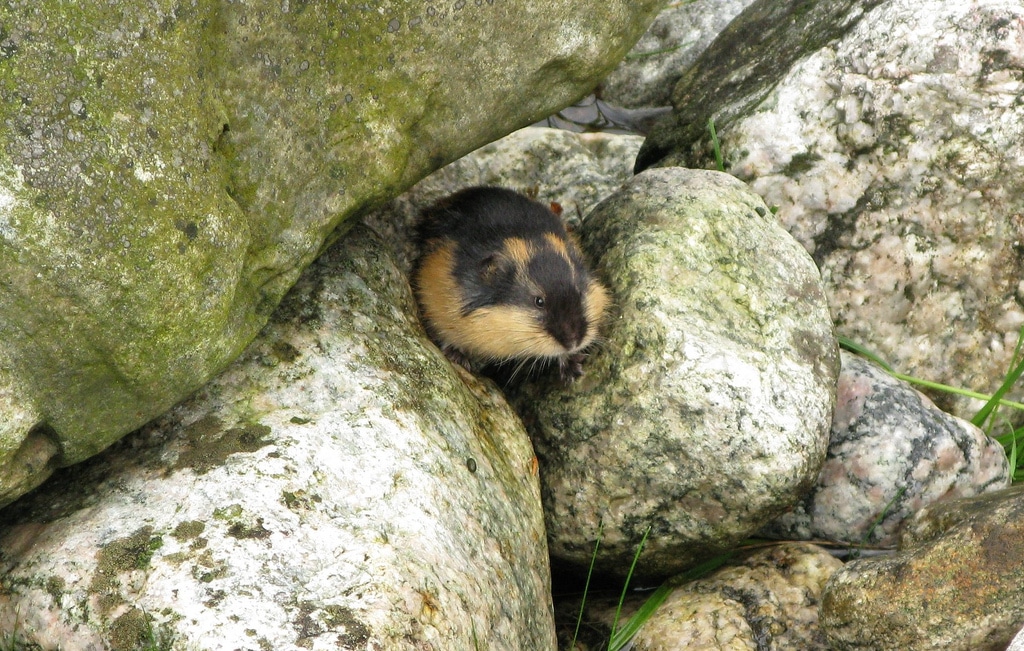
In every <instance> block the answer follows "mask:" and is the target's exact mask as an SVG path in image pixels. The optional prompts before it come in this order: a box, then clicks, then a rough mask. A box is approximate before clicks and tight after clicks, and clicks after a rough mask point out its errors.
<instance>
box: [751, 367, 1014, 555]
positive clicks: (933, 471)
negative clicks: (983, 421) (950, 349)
mask: <svg viewBox="0 0 1024 651" xmlns="http://www.w3.org/2000/svg"><path fill="white" fill-rule="evenodd" d="M841 359H842V364H843V368H842V370H841V371H840V373H839V384H838V390H837V395H836V412H835V417H834V418H833V421H832V437H831V439H830V441H829V448H828V456H827V458H826V459H825V465H824V466H823V467H822V469H821V476H820V477H819V478H818V483H817V485H816V486H815V487H814V488H813V489H812V491H811V493H810V494H809V495H808V496H807V498H806V499H804V500H803V502H801V503H800V504H798V505H797V506H796V507H795V508H794V510H793V511H792V512H790V513H787V514H786V515H783V516H782V517H780V518H779V519H778V520H776V521H775V522H773V523H772V524H771V525H769V526H768V527H767V528H766V529H765V530H764V532H765V533H766V534H768V535H773V536H781V537H784V538H797V539H815V538H824V539H827V540H838V541H847V542H851V543H855V544H859V543H864V542H867V543H872V544H877V545H892V544H894V543H895V542H896V536H897V535H898V533H899V529H900V526H901V525H902V524H903V522H904V521H905V520H906V519H907V518H909V517H911V516H913V514H914V513H916V512H917V511H919V510H920V509H921V508H922V507H924V506H927V505H929V504H931V503H933V502H935V501H937V500H949V499H955V498H958V497H970V496H972V495H976V494H978V493H982V492H986V491H993V490H999V489H1001V488H1006V487H1007V486H1009V485H1010V467H1009V464H1008V462H1007V460H1006V455H1005V454H1004V452H1003V448H1002V446H1001V445H999V443H998V442H996V441H994V440H993V439H990V438H989V437H987V436H985V433H984V432H982V431H981V430H979V429H978V428H977V427H975V426H974V425H971V424H970V423H969V422H967V421H964V420H961V419H959V418H956V417H955V416H950V415H949V414H946V413H944V412H942V411H940V410H939V409H938V408H936V407H935V405H934V404H932V402H931V401H930V400H928V398H926V397H924V396H923V395H921V394H920V393H919V392H918V391H915V390H914V389H913V388H911V387H910V386H908V385H907V384H905V383H903V382H901V381H899V380H896V379H895V378H893V377H892V376H891V375H889V374H888V373H886V372H885V371H883V370H882V369H880V368H878V367H877V366H875V365H874V364H872V363H871V362H869V361H867V360H865V359H862V358H860V357H857V356H856V355H852V354H850V353H847V352H845V351H843V352H842V354H841ZM883 514H884V516H885V517H884V518H882V519H881V520H879V518H880V517H881V516H882V515H883ZM869 533H870V535H869Z"/></svg>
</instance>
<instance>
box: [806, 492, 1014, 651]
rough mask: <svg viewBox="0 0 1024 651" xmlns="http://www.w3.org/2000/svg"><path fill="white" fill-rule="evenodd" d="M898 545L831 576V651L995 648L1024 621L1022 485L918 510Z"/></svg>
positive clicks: (827, 622) (826, 624)
mask: <svg viewBox="0 0 1024 651" xmlns="http://www.w3.org/2000/svg"><path fill="white" fill-rule="evenodd" d="M909 526H910V528H911V529H912V530H915V532H914V533H913V534H910V535H908V536H907V537H905V541H904V542H903V543H901V548H900V549H901V550H900V552H899V553H897V554H895V555H893V556H888V557H880V558H873V559H862V560H858V561H852V562H850V563H848V564H846V565H845V566H844V567H843V568H842V569H840V570H838V571H837V572H836V573H835V574H833V575H832V578H831V579H830V580H829V582H828V584H827V585H826V587H825V592H824V595H823V597H822V604H821V627H822V630H823V631H824V632H825V634H826V637H827V638H828V641H829V643H830V644H831V645H832V648H833V649H836V651H847V650H854V649H863V650H864V651H868V650H870V651H875V650H877V649H901V650H905V651H918V650H925V649H935V650H939V649H942V650H943V651H1003V649H1006V646H1007V644H1009V642H1010V638H1012V637H1013V635H1014V634H1015V633H1016V632H1017V631H1018V630H1019V629H1020V628H1021V626H1022V625H1024V486H1016V487H1013V488H1009V489H1006V490H1003V491H999V492H995V493H988V494H985V495H980V496H977V497H972V498H966V499H963V500H955V501H950V502H944V503H942V504H938V505H935V506H934V507H931V508H927V509H924V510H922V511H921V512H920V513H919V514H918V515H917V517H916V518H915V520H914V522H913V523H912V524H911V525H909Z"/></svg>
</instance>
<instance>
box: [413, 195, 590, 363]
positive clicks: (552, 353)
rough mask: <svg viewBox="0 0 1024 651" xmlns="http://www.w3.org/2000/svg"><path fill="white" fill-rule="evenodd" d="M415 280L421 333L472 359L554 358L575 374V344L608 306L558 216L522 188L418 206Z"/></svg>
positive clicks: (580, 345)
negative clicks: (420, 209) (521, 191)
mask: <svg viewBox="0 0 1024 651" xmlns="http://www.w3.org/2000/svg"><path fill="white" fill-rule="evenodd" d="M419 239H420V245H421V247H422V248H421V251H422V253H421V255H420V258H419V260H418V261H417V263H416V266H415V268H414V270H413V288H414V289H415V291H416V298H417V300H418V301H419V305H420V312H421V315H422V318H423V322H424V324H425V326H426V328H427V332H428V333H429V334H430V336H431V338H432V339H433V340H434V341H435V342H437V344H438V345H439V346H440V347H441V349H442V350H443V351H444V352H445V354H447V355H448V356H449V357H450V358H451V359H453V360H455V361H457V362H459V363H461V364H463V365H464V366H467V367H468V366H469V362H470V360H472V361H479V362H481V363H484V364H488V363H501V362H506V361H516V362H525V361H530V360H552V361H557V362H558V364H559V369H560V371H561V373H562V377H563V378H564V379H566V380H570V381H571V380H573V379H575V378H576V377H578V376H579V375H581V374H582V366H581V364H582V359H583V356H582V351H583V350H584V349H585V348H587V347H588V346H589V345H590V344H591V343H593V341H594V339H595V337H597V334H598V332H597V330H598V326H599V324H600V322H601V320H602V318H603V316H604V312H605V309H606V307H607V305H608V295H607V292H606V291H605V289H604V287H603V286H602V285H601V284H600V283H599V282H598V281H597V280H596V279H595V278H594V277H593V276H592V274H591V273H590V272H589V271H588V270H587V267H586V265H585V264H584V261H583V256H582V255H581V254H580V250H579V247H578V246H577V245H576V243H575V242H574V241H573V239H572V238H571V237H570V236H569V235H568V234H567V233H566V230H565V226H564V225H563V224H562V221H561V219H560V218H559V217H558V216H557V215H555V214H554V213H553V212H552V211H551V210H549V209H548V208H547V207H545V206H544V205H543V204H540V203H538V202H536V201H533V200H531V199H528V198H527V197H525V196H523V195H521V194H519V193H516V192H513V191H512V190H506V189H504V188H496V187H476V188H468V189H466V190H462V191H460V192H457V193H455V194H453V195H451V196H450V197H448V198H446V199H443V200H442V201H440V202H439V203H437V204H436V205H434V206H433V207H431V208H429V209H428V210H426V211H425V212H424V215H423V219H422V221H421V222H420V225H419Z"/></svg>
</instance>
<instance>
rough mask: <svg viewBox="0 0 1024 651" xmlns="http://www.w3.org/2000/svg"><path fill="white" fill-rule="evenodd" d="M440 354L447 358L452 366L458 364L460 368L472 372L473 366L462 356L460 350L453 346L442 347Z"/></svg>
mask: <svg viewBox="0 0 1024 651" xmlns="http://www.w3.org/2000/svg"><path fill="white" fill-rule="evenodd" d="M441 352H442V353H444V356H445V357H447V358H448V360H449V361H450V362H452V363H453V364H458V365H459V366H461V367H462V368H464V369H466V370H467V371H469V372H470V373H472V372H473V364H472V363H471V362H470V361H469V358H468V357H466V355H464V354H463V352H462V351H461V350H459V349H458V348H455V347H454V346H443V347H442V348H441Z"/></svg>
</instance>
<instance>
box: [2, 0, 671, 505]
mask: <svg viewBox="0 0 1024 651" xmlns="http://www.w3.org/2000/svg"><path fill="white" fill-rule="evenodd" d="M659 5H660V3H659V2H654V1H653V0H647V1H644V2H625V1H624V0H613V1H612V2H600V3H593V4H587V5H586V6H580V5H579V3H572V4H571V5H570V3H567V2H554V1H547V2H541V1H536V2H530V1H526V0H524V1H520V2H503V3H493V2H476V3H463V2H459V3H454V4H452V5H447V6H445V7H441V6H440V5H420V4H416V3H413V4H405V3H390V2H378V3H356V2H349V1H341V0H339V1H335V2H324V3H308V2H305V1H302V0H298V1H295V2H283V3H282V2H276V1H275V2H270V1H269V0H252V1H248V2H234V3H228V2H218V1H215V0H191V1H188V0H153V1H152V2H147V3H137V2H129V1H127V0H123V1H121V0H118V1H114V2H100V1H99V0H87V1H86V2H82V3H75V4H68V3H66V2H60V1H57V0H15V1H14V2H9V3H5V4H4V5H3V6H2V7H0V120H2V123H3V129H2V130H0V342H2V343H0V504H6V503H8V502H10V501H11V500H13V499H14V498H16V497H17V496H19V495H21V494H23V493H24V492H26V491H28V490H30V489H31V488H32V487H34V486H36V485H37V484H38V483H40V482H41V481H42V480H43V479H45V478H46V476H48V474H49V473H50V471H51V470H52V469H53V468H55V467H60V466H65V465H69V464H72V463H76V462H78V461H81V460H82V459H85V458H87V457H89V456H91V455H93V454H95V453H96V452H98V451H99V450H102V449H103V448H105V447H106V446H108V445H109V444H110V443H112V442H113V441H115V440H117V439H118V438H119V437H121V436H122V435H123V434H125V433H127V432H129V431H131V430H133V429H135V428H137V427H139V426H140V425H142V424H143V423H145V422H146V421H148V420H150V419H151V418H153V417H154V416H156V415H158V414H160V413H161V412H163V411H165V410H166V409H167V408H169V407H170V406H171V405H173V404H174V403H176V402H178V401H179V400H181V399H182V398H183V397H185V396H187V395H188V394H189V393H191V392H192V391H194V390H195V389H196V388H198V387H199V386H201V385H202V384H203V383H204V382H205V381H206V380H207V379H209V378H210V377H211V376H212V375H213V374H214V373H216V372H217V371H218V370H220V369H221V368H223V367H224V366H225V365H226V364H227V363H228V362H230V361H231V360H232V359H233V358H235V357H236V356H237V355H238V353H239V352H240V351H241V350H242V348H244V347H245V346H246V345H247V344H248V343H249V342H250V341H251V340H252V338H253V337H254V336H255V335H256V333H257V332H258V331H259V330H260V328H261V327H262V326H263V325H264V323H265V322H266V320H267V318H268V316H269V315H270V313H271V311H272V310H273V309H274V307H275V306H276V305H277V304H278V302H279V301H280V299H281V297H282V296H283V295H284V293H285V292H286V291H287V290H288V288H289V287H291V285H292V284H293V283H294V281H295V279H296V278H297V277H298V274H299V273H300V271H301V270H302V269H303V268H304V267H305V266H306V265H308V264H309V263H310V262H311V261H312V260H313V259H314V258H315V257H316V256H317V254H318V253H319V252H320V251H321V250H322V249H323V247H324V244H325V242H326V241H327V240H328V239H329V237H330V235H331V233H332V232H334V231H335V229H336V227H337V226H338V225H339V224H341V223H342V222H344V221H345V220H346V219H347V218H349V217H351V216H352V215H355V214H359V213H361V212H364V211H366V210H367V209H369V208H370V207H372V206H373V205H375V204H378V203H380V202H382V201H384V200H386V199H388V198H389V197H391V196H394V195H396V194H398V193H399V192H400V191H401V190H403V189H404V188H406V187H408V186H410V185H412V184H413V183H414V182H416V181H417V180H418V179H420V178H421V177H423V176H424V175H426V174H427V173H428V172H430V171H431V170H433V169H435V168H437V167H439V166H440V165H442V164H444V163H446V162H448V161H450V160H453V159H455V158H457V157H459V156H460V155H462V154H464V153H466V152H468V151H471V150H472V149H474V148H476V147H478V146H479V145H481V144H484V143H486V142H488V141H490V140H493V139H495V138H497V137H499V136H501V135H503V134H504V133H507V132H509V131H511V130H513V129H514V128H516V127H518V126H522V125H524V124H528V123H530V122H532V121H534V120H537V119H539V118H541V117H543V116H544V115H546V114H548V113H550V112H552V111H554V110H556V109H558V108H559V107H561V106H564V105H565V104H568V103H571V102H572V101H573V100H574V99H575V98H577V97H578V96H581V95H583V94H585V93H586V92H588V91H589V90H590V89H591V88H592V86H593V85H594V83H596V80H597V79H599V78H600V77H601V76H602V75H603V74H604V73H605V72H607V70H608V69H609V68H610V67H611V66H612V65H614V63H615V62H616V61H617V60H618V59H619V58H620V57H621V56H622V55H623V54H624V53H625V52H626V51H627V50H628V48H629V47H630V45H631V44H632V43H633V42H634V41H635V40H636V39H637V38H638V37H639V35H640V34H641V33H642V31H643V29H644V27H645V26H646V24H647V23H648V21H649V19H651V18H652V17H653V13H654V11H655V10H656V9H657V7H658V6H659Z"/></svg>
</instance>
